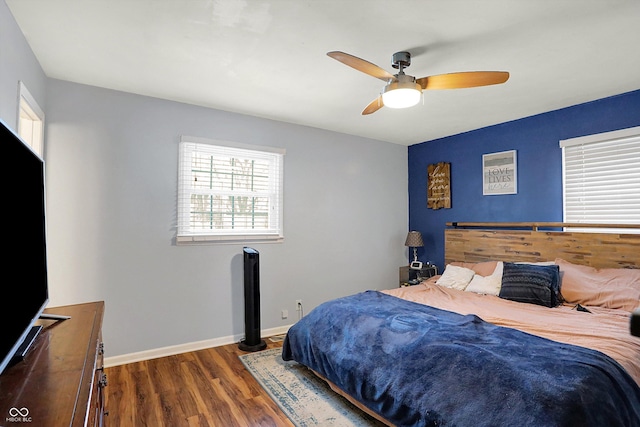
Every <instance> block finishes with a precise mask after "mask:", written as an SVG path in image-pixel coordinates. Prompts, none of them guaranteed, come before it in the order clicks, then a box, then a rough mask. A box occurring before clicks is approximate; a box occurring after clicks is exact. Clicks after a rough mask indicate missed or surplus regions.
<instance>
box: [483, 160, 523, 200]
mask: <svg viewBox="0 0 640 427" xmlns="http://www.w3.org/2000/svg"><path fill="white" fill-rule="evenodd" d="M517 169H518V166H517V163H516V150H510V151H501V152H499V153H491V154H483V155H482V194H484V195H485V196H487V195H493V194H517V193H518V170H517Z"/></svg>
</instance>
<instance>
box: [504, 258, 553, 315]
mask: <svg viewBox="0 0 640 427" xmlns="http://www.w3.org/2000/svg"><path fill="white" fill-rule="evenodd" d="M500 298H504V299H508V300H511V301H518V302H525V303H529V304H538V305H543V306H545V307H555V306H557V305H558V304H560V303H561V302H562V299H561V298H562V297H561V296H560V270H559V267H558V266H557V265H533V264H514V263H511V262H505V263H504V269H503V271H502V287H501V288H500Z"/></svg>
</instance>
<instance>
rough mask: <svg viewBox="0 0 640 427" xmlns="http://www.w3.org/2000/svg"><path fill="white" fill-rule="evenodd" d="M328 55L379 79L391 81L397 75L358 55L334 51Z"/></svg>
mask: <svg viewBox="0 0 640 427" xmlns="http://www.w3.org/2000/svg"><path fill="white" fill-rule="evenodd" d="M327 55H328V56H330V57H331V58H333V59H335V60H336V61H340V62H342V63H343V64H345V65H348V66H349V67H351V68H355V69H356V70H358V71H362V72H363V73H365V74H369V75H370V76H373V77H375V78H377V79H380V80H384V81H385V82H386V81H389V80H395V78H396V77H395V76H394V75H393V74H391V73H389V72H387V71H385V70H383V69H382V68H380V67H378V66H377V65H376V64H372V63H371V62H369V61H365V60H364V59H360V58H358V57H357V56H353V55H349V54H348V53H344V52H339V51H333V52H328V53H327Z"/></svg>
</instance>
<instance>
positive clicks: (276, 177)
mask: <svg viewBox="0 0 640 427" xmlns="http://www.w3.org/2000/svg"><path fill="white" fill-rule="evenodd" d="M194 150H195V151H198V150H199V151H200V152H201V153H202V152H207V153H217V154H221V153H224V154H221V155H224V156H226V155H237V156H238V157H239V158H241V159H245V160H261V161H264V160H266V161H267V162H268V163H269V169H270V173H269V185H268V190H267V191H264V192H263V193H255V194H256V195H258V196H262V197H263V198H267V199H268V211H269V212H268V214H267V218H268V226H267V228H266V229H262V228H261V229H247V228H240V229H229V228H227V229H221V230H214V229H211V230H209V231H203V230H194V229H193V228H191V226H190V220H191V209H190V207H191V197H192V195H193V194H205V193H206V194H210V195H213V194H220V193H225V194H226V193H228V190H218V191H216V190H214V189H211V191H207V190H205V191H203V190H202V189H201V188H200V189H197V188H194V187H193V186H192V185H191V182H193V179H194V178H193V177H194V175H193V171H192V166H191V159H192V157H191V156H192V153H193V152H194ZM285 154H286V151H285V150H284V149H281V148H275V147H267V146H258V145H250V144H243V143H237V142H231V141H221V140H214V139H208V138H199V137H192V136H182V137H181V138H180V143H179V164H178V203H177V218H178V224H177V234H176V244H178V245H183V244H202V243H209V244H211V243H279V242H282V241H283V240H284V218H283V216H284V155H285ZM212 155H214V154H212ZM244 191H245V192H246V190H244ZM227 195H228V194H227Z"/></svg>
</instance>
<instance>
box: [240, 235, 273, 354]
mask: <svg viewBox="0 0 640 427" xmlns="http://www.w3.org/2000/svg"><path fill="white" fill-rule="evenodd" d="M243 252H244V335H245V338H244V340H242V341H240V343H239V344H238V347H239V348H240V350H243V351H259V350H264V349H265V348H267V343H266V342H264V340H263V339H261V338H260V262H259V261H260V253H259V252H258V251H256V250H255V249H253V248H248V247H245V248H244V249H243Z"/></svg>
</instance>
